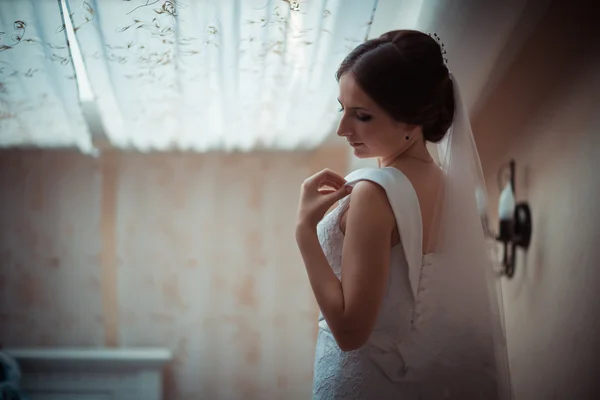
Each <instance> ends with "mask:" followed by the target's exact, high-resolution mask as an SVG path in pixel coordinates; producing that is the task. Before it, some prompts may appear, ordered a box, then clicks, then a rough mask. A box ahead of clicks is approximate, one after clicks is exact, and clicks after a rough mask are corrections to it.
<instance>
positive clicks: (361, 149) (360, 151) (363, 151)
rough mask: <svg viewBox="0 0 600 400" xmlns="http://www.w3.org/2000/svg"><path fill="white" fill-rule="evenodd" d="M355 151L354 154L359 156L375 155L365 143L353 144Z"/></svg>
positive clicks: (371, 156)
mask: <svg viewBox="0 0 600 400" xmlns="http://www.w3.org/2000/svg"><path fill="white" fill-rule="evenodd" d="M351 147H352V150H353V152H354V156H356V157H357V158H373V157H374V156H373V155H372V154H371V153H370V152H369V149H368V148H367V147H366V146H365V145H364V144H362V145H359V146H351Z"/></svg>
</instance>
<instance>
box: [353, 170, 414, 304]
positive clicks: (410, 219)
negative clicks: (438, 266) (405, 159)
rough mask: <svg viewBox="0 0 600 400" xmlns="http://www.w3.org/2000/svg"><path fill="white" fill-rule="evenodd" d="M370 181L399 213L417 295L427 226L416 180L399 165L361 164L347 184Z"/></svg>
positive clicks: (403, 240)
mask: <svg viewBox="0 0 600 400" xmlns="http://www.w3.org/2000/svg"><path fill="white" fill-rule="evenodd" d="M364 180H367V181H370V182H374V183H376V184H378V185H379V186H381V187H382V188H383V189H384V190H385V193H386V195H387V198H388V201H389V203H390V205H391V207H392V211H393V212H394V216H395V217H396V225H397V226H398V232H399V233H400V242H401V243H402V248H403V250H404V254H405V256H406V261H407V263H408V269H409V273H408V276H409V280H410V285H411V289H412V292H413V296H414V298H415V299H416V298H417V289H418V287H419V276H420V274H421V265H422V261H423V227H422V220H421V218H422V217H421V207H420V206H419V199H418V197H417V193H416V192H415V190H414V188H413V186H412V184H411V183H410V181H409V180H408V178H407V177H406V175H404V173H402V171H400V170H399V169H397V168H394V167H385V168H361V169H358V170H356V171H354V172H352V173H350V174H349V175H348V176H346V181H347V183H346V185H352V186H353V185H355V184H356V183H357V182H360V181H364Z"/></svg>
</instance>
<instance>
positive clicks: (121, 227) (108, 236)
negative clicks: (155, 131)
mask: <svg viewBox="0 0 600 400" xmlns="http://www.w3.org/2000/svg"><path fill="white" fill-rule="evenodd" d="M325 167H329V168H332V169H334V170H338V171H340V172H342V173H344V172H346V171H345V170H346V150H345V149H344V148H342V149H337V148H325V149H321V150H319V151H317V152H311V153H308V152H305V153H272V154H266V153H264V154H252V155H216V154H212V155H202V156H200V155H190V154H186V155H181V154H153V155H140V154H122V153H112V154H111V153H108V154H106V155H104V156H102V157H101V158H99V159H93V158H89V157H85V156H82V155H79V154H76V153H73V152H62V151H17V150H14V151H2V152H0V193H2V207H1V209H0V257H1V258H0V263H1V264H0V265H1V268H0V320H1V321H2V324H1V325H2V329H0V343H2V344H3V345H5V346H10V347H14V346H104V345H107V346H166V347H169V348H170V349H172V350H173V351H174V352H175V357H176V359H175V361H174V362H173V363H172V364H171V365H170V366H169V368H168V371H167V373H166V392H167V396H166V399H242V398H243V399H252V398H259V397H260V398H286V399H306V398H309V397H310V392H311V387H312V386H311V385H312V362H313V354H314V344H315V339H316V317H317V307H316V304H315V302H314V299H313V296H312V292H311V290H310V287H309V285H308V280H307V279H306V273H305V270H304V267H303V265H302V262H301V258H300V255H299V253H298V251H297V248H296V245H295V240H294V231H293V229H294V222H295V214H296V207H297V201H298V194H299V187H300V184H301V183H302V181H303V180H304V178H306V177H307V176H308V175H309V174H311V173H314V172H316V171H317V170H319V169H322V168H325Z"/></svg>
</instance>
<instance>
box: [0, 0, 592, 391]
mask: <svg viewBox="0 0 600 400" xmlns="http://www.w3.org/2000/svg"><path fill="white" fill-rule="evenodd" d="M596 21H597V13H596V12H595V11H594V8H593V3H592V2H591V1H588V2H586V1H584V0H577V1H571V2H565V1H558V0H554V1H551V0H507V1H503V2H491V1H478V0H454V1H443V0H396V1H394V0H305V1H292V0H248V1H246V0H244V1H242V0H226V1H225V0H223V1H217V0H204V1H203V0H177V1H174V0H173V1H167V0H101V1H100V0H86V1H84V0H58V1H57V0H39V1H36V0H0V146H1V147H2V148H1V149H0V196H1V207H0V344H1V345H2V346H3V348H5V349H7V352H8V354H11V351H10V349H15V350H14V351H13V353H12V354H13V355H15V358H16V359H17V360H21V361H22V369H23V371H22V372H23V377H22V382H23V385H22V386H23V387H24V390H25V392H26V393H27V392H28V393H30V394H31V396H32V398H33V399H35V398H40V399H41V398H44V399H50V398H57V399H58V398H61V399H70V398H90V399H91V398H94V399H98V398H104V397H85V396H87V395H85V396H84V395H83V394H82V393H84V389H85V384H81V385H80V386H81V387H80V389H79V390H80V392H78V393H80V395H79V397H77V396H76V395H73V396H75V397H73V396H71V394H69V395H67V391H65V392H64V393H63V392H61V390H66V389H64V388H61V387H58V386H57V387H54V389H53V391H52V393H54V396H55V397H51V396H53V395H50V394H48V393H49V392H44V393H45V394H41V395H39V397H35V396H34V394H35V391H36V390H38V391H40V393H42V391H43V390H46V389H40V388H41V386H43V385H46V384H45V383H44V384H42V383H40V382H38V381H35V380H34V379H32V378H28V376H29V375H28V371H27V365H28V364H27V362H28V361H27V360H30V361H31V360H34V359H35V360H38V361H39V359H44V358H45V357H47V358H49V359H51V358H52V357H58V358H60V357H63V360H62V361H60V362H65V361H64V358H68V359H71V360H72V359H73V358H76V359H78V358H77V357H79V356H77V354H88V355H89V354H91V353H85V351H86V349H87V350H93V351H95V353H93V357H92V356H90V357H91V358H94V359H95V360H96V361H97V359H103V360H105V359H106V357H108V358H109V359H110V358H111V357H113V358H114V359H115V360H116V361H115V362H120V361H118V360H121V361H122V358H123V357H124V358H127V357H129V356H128V355H127V354H130V353H126V351H128V349H129V350H131V349H133V350H135V349H150V350H148V353H144V351H145V350H140V351H141V353H140V352H138V353H135V354H134V355H133V356H131V357H133V358H136V359H137V360H138V361H139V360H140V359H148V358H152V357H154V356H148V357H146V358H145V356H144V354H154V353H151V349H155V350H156V349H159V350H160V349H163V350H164V351H165V352H164V353H160V354H162V355H158V356H156V357H155V358H156V360H155V361H156V363H157V365H158V364H160V365H159V375H160V376H159V381H160V384H158V386H156V390H157V391H159V392H160V395H158V397H156V398H164V399H169V400H179V399H259V398H260V399H308V398H310V396H311V389H312V386H311V385H312V362H313V359H314V346H315V341H316V333H317V326H316V318H317V314H318V309H317V306H316V303H315V301H314V299H313V295H312V292H311V289H310V287H309V284H308V280H307V279H306V274H305V270H304V266H303V264H302V261H301V258H300V254H299V252H298V250H297V248H296V243H295V240H294V225H295V213H296V207H297V201H298V195H299V187H300V185H301V183H302V181H303V180H304V179H305V178H306V177H307V176H309V175H311V174H313V173H315V172H317V171H319V170H321V169H323V168H330V169H333V170H335V171H337V172H339V173H341V174H347V173H349V172H350V171H352V170H354V169H357V168H360V167H363V166H372V165H375V162H374V161H373V160H358V159H355V158H353V156H352V153H351V149H349V148H348V147H347V146H346V144H345V141H344V140H343V139H340V138H337V137H336V136H335V128H336V124H337V121H338V118H339V114H338V113H337V108H338V105H337V101H336V96H337V83H336V81H335V79H334V74H335V71H336V69H337V66H338V64H339V63H340V62H341V60H342V59H343V57H344V56H345V55H346V54H347V53H348V52H349V51H350V50H351V49H352V48H354V47H355V46H356V45H358V44H359V43H360V42H362V41H364V40H365V39H368V38H372V37H376V36H378V35H380V34H382V33H384V32H386V31H389V30H392V29H402V28H405V29H419V30H422V31H426V32H431V33H433V32H435V33H437V34H438V35H439V36H440V38H441V40H442V42H443V43H444V46H445V48H446V50H447V58H448V64H449V68H450V70H451V71H452V72H453V73H454V75H455V76H456V77H457V78H458V80H459V82H460V85H461V88H462V91H463V96H464V97H465V100H466V102H467V106H468V108H469V112H470V116H471V121H472V125H473V131H474V134H475V138H476V142H477V147H478V149H479V153H480V157H481V160H482V165H483V170H484V174H485V176H486V181H487V186H488V195H489V202H488V205H487V206H488V212H489V218H490V221H492V224H491V225H492V226H497V218H498V213H497V211H496V210H497V208H498V198H499V193H500V191H499V187H498V184H497V175H498V171H499V170H500V169H501V168H502V166H503V165H505V163H506V162H507V160H509V159H514V160H515V161H516V168H517V169H516V173H517V179H516V186H515V191H516V197H517V200H526V201H527V202H528V203H529V204H530V206H531V209H532V214H533V221H534V226H533V236H532V241H531V245H530V248H529V250H528V251H527V252H519V254H518V255H517V264H516V268H515V275H514V276H513V277H512V278H510V279H508V278H506V277H503V278H502V286H503V290H504V308H505V314H506V315H505V319H506V327H507V340H508V347H509V358H510V367H511V371H512V380H513V387H514V394H515V398H516V399H520V400H530V399H591V398H596V396H597V395H598V394H599V393H600V387H599V384H598V381H597V372H596V371H598V370H600V361H599V359H600V358H599V355H600V343H599V337H600V335H599V333H600V326H599V325H600V324H599V322H598V321H599V316H600V313H599V307H598V301H597V297H598V292H599V290H600V276H599V275H600V274H599V272H598V268H597V267H598V265H600V250H599V247H598V244H599V243H600V227H599V226H598V222H599V221H600V218H599V216H600V215H599V214H600V206H599V205H598V196H600V179H598V178H594V175H595V174H596V173H597V172H598V170H600V161H599V160H600V158H599V157H598V156H597V153H598V151H599V150H600V113H599V112H598V109H599V108H600V73H599V71H600V34H599V33H598V31H597V29H595V22H596ZM36 349H37V350H36ZM61 349H62V350H68V351H71V353H68V354H67V355H65V354H62V355H60V354H61V353H60V351H61ZM69 349H70V350H69ZM33 350H36V351H38V350H39V351H42V352H38V353H32V352H31V351H33ZM43 350H51V351H55V353H48V352H46V353H43ZM121 350H122V352H120V351H121ZM27 351H30V352H29V353H27ZM111 351H112V352H111ZM74 352H75V353H74ZM76 352H81V353H76ZM103 352H105V353H103ZM49 354H50V355H49ZM74 354H75V355H74ZM102 354H108V355H107V356H106V357H105V358H103V357H104V356H102ZM81 357H84V356H81ZM81 357H80V358H81ZM120 357H121V358H120ZM50 361H52V360H50ZM56 362H57V363H58V364H51V363H50V366H49V367H47V368H46V369H48V368H49V369H50V370H52V371H54V372H59V371H60V368H61V367H60V366H61V365H63V364H60V363H59V361H56ZM90 362H91V361H90ZM140 362H142V363H143V362H145V361H140ZM32 365H33V364H32ZM65 365H66V364H65ZM32 368H34V366H32ZM40 368H41V367H40ZM161 368H162V369H161ZM114 371H115V370H114V369H113V372H114ZM40 373H41V372H40ZM125 375H126V373H125V372H123V376H125ZM28 379H29V380H28ZM86 379H87V378H86ZM90 379H91V378H90ZM102 379H104V378H102ZM36 382H37V383H36ZM140 382H141V381H140ZM94 384H97V383H94ZM36 385H37V386H36ZM90 385H92V384H90ZM150 386H151V385H150ZM36 388H37V389H36ZM48 390H49V389H48ZM69 390H71V389H69ZM97 390H100V389H97ZM57 393H58V394H57ZM60 393H63V394H60ZM68 393H71V392H68ZM95 393H96V394H97V393H100V392H98V391H97V392H95ZM136 393H138V392H136ZM139 393H141V392H139ZM44 396H45V397H44ZM90 396H92V395H90ZM98 396H99V395H98ZM132 396H133V397H115V398H148V399H150V398H155V397H152V396H154V395H152V394H148V395H147V396H145V397H144V396H142V395H141V394H138V395H132ZM136 396H137V397H136ZM111 398H112V397H111Z"/></svg>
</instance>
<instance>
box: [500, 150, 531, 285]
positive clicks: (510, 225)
mask: <svg viewBox="0 0 600 400" xmlns="http://www.w3.org/2000/svg"><path fill="white" fill-rule="evenodd" d="M506 169H507V167H504V168H502V169H500V171H499V173H498V178H499V179H498V184H499V186H500V188H501V187H502V186H503V184H502V183H501V182H500V178H501V177H502V176H503V175H505V172H506ZM508 170H509V173H510V175H509V179H508V182H506V184H504V189H502V192H501V193H500V200H499V202H498V217H499V219H500V226H499V233H498V236H497V237H496V240H498V241H499V242H502V243H503V244H504V256H503V260H502V273H503V274H504V275H506V276H507V277H509V278H512V276H513V275H514V273H515V263H516V251H517V247H520V248H522V249H525V250H527V249H528V248H529V243H530V242H531V226H532V222H531V210H530V208H529V204H527V203H526V202H519V203H516V202H515V161H514V160H511V161H510V162H509V163H508Z"/></svg>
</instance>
